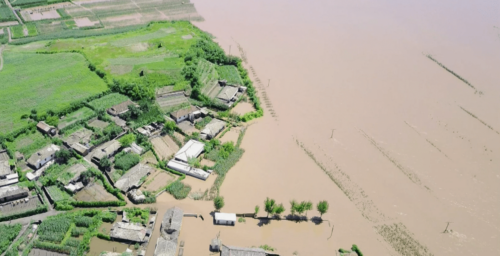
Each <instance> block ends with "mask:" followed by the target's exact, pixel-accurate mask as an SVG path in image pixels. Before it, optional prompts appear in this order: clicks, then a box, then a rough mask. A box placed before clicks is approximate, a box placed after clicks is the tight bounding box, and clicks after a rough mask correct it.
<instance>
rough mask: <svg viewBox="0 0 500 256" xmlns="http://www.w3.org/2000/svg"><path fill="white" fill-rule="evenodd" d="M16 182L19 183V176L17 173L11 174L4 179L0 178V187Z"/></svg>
mask: <svg viewBox="0 0 500 256" xmlns="http://www.w3.org/2000/svg"><path fill="white" fill-rule="evenodd" d="M0 164H1V163H0ZM18 182H19V175H18V174H17V173H12V174H9V175H6V176H4V178H0V187H3V186H9V185H13V184H16V183H18Z"/></svg>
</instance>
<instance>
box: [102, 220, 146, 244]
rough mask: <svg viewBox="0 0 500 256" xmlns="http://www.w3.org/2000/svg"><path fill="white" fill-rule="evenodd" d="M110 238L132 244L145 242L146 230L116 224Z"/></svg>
mask: <svg viewBox="0 0 500 256" xmlns="http://www.w3.org/2000/svg"><path fill="white" fill-rule="evenodd" d="M110 236H111V237H112V238H117V239H122V240H127V241H132V242H144V241H145V240H146V228H145V227H143V226H142V225H136V224H131V223H125V222H117V223H115V224H114V225H113V227H112V229H111V233H110Z"/></svg>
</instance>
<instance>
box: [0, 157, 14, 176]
mask: <svg viewBox="0 0 500 256" xmlns="http://www.w3.org/2000/svg"><path fill="white" fill-rule="evenodd" d="M10 174H12V170H11V169H10V164H9V160H8V159H7V160H0V179H5V178H6V177H7V175H10Z"/></svg>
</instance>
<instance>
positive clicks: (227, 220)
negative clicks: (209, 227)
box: [214, 212, 236, 226]
mask: <svg viewBox="0 0 500 256" xmlns="http://www.w3.org/2000/svg"><path fill="white" fill-rule="evenodd" d="M214 221H215V224H219V225H233V226H234V224H236V214H235V213H224V212H216V213H215V216H214Z"/></svg>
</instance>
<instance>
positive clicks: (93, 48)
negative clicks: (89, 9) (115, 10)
mask: <svg viewBox="0 0 500 256" xmlns="http://www.w3.org/2000/svg"><path fill="white" fill-rule="evenodd" d="M201 33H203V32H201V31H200V30H198V29H197V28H195V27H193V26H192V25H191V24H190V23H188V22H175V23H152V24H150V25H149V26H148V27H146V28H143V29H139V30H136V31H131V32H126V33H121V34H115V35H105V36H99V37H89V38H77V39H61V40H57V41H52V42H51V43H50V44H47V46H45V47H42V48H38V49H36V50H38V51H50V52H61V51H71V50H78V51H82V52H83V53H84V54H85V56H86V57H87V58H88V60H89V61H90V62H91V63H92V64H93V65H95V67H96V68H97V69H98V70H101V71H103V72H104V73H106V78H107V79H109V80H110V81H111V79H113V78H118V79H138V78H139V73H141V71H142V72H143V73H144V74H146V75H147V74H151V73H157V74H161V75H164V76H169V77H179V76H180V72H181V70H182V68H183V67H184V65H185V63H184V58H183V57H182V55H183V54H184V53H186V52H187V50H188V49H189V47H190V46H191V45H192V44H193V43H195V42H196V38H198V37H199V35H200V34H201ZM185 35H194V36H193V38H191V39H183V38H182V36H185ZM17 50H24V49H23V48H20V47H19V48H18V49H17ZM27 50H28V51H33V49H31V50H30V49H29V47H27ZM170 81H172V79H170ZM174 83H175V81H172V83H171V84H174ZM165 85H169V84H158V85H157V86H165Z"/></svg>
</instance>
